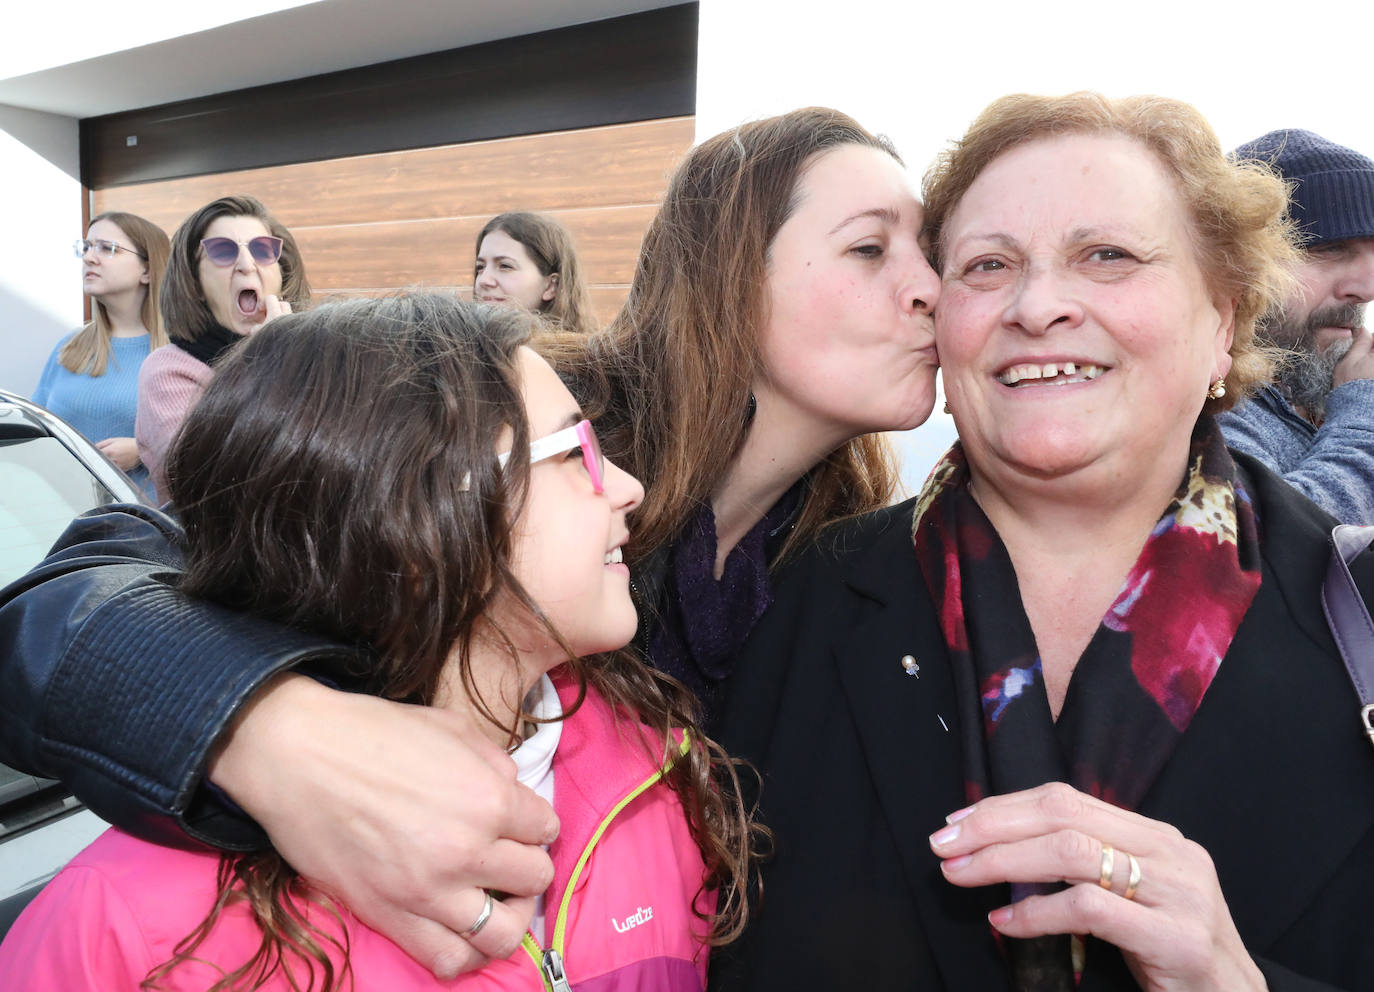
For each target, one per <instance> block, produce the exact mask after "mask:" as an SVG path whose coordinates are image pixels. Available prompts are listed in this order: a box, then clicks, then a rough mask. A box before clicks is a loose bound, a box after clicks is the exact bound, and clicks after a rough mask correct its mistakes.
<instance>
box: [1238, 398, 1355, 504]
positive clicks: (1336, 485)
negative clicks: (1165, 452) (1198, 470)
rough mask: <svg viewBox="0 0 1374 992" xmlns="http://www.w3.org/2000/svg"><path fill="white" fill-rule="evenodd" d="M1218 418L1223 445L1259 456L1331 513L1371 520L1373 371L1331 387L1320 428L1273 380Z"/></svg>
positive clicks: (1286, 480) (1290, 483) (1285, 479)
mask: <svg viewBox="0 0 1374 992" xmlns="http://www.w3.org/2000/svg"><path fill="white" fill-rule="evenodd" d="M1218 419H1219V420H1220V422H1221V429H1222V432H1223V434H1224V435H1225V437H1226V443H1227V445H1229V446H1230V447H1232V448H1234V449H1235V450H1237V451H1243V452H1245V453H1246V454H1247V455H1252V456H1254V457H1255V458H1258V459H1259V460H1260V461H1262V462H1264V464H1265V465H1267V466H1268V467H1269V468H1271V469H1273V470H1274V471H1275V472H1277V473H1278V474H1279V475H1281V476H1283V479H1284V481H1285V482H1287V483H1288V484H1289V485H1291V486H1293V487H1294V488H1296V489H1297V490H1298V491H1299V492H1301V493H1303V494H1304V495H1306V496H1307V497H1308V498H1309V499H1311V500H1312V501H1313V502H1314V503H1316V504H1317V505H1318V506H1320V507H1321V508H1322V509H1324V510H1326V511H1327V512H1328V513H1330V514H1331V515H1332V516H1334V517H1335V518H1336V519H1338V520H1340V521H1341V522H1342V523H1347V524H1374V379H1356V380H1354V381H1352V382H1347V383H1345V384H1344V385H1342V386H1338V387H1337V388H1336V389H1333V390H1332V391H1331V394H1330V395H1329V396H1328V397H1327V398H1326V420H1325V421H1324V422H1323V423H1322V425H1321V427H1320V428H1317V427H1313V426H1312V425H1311V424H1310V423H1308V422H1307V421H1306V420H1305V419H1303V417H1302V416H1301V415H1300V414H1299V413H1298V412H1297V411H1296V410H1294V409H1293V406H1292V404H1290V403H1289V402H1288V400H1287V398H1286V397H1284V395H1283V394H1282V393H1281V392H1279V390H1278V389H1276V388H1275V387H1273V386H1266V387H1264V389H1262V390H1261V391H1260V392H1259V393H1258V394H1256V395H1255V396H1254V397H1253V398H1252V399H1250V400H1248V401H1247V402H1245V403H1242V404H1241V405H1240V406H1238V407H1236V408H1235V409H1234V410H1232V411H1231V412H1229V413H1225V414H1222V415H1221V417H1219V418H1218Z"/></svg>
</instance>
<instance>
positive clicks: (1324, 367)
mask: <svg viewBox="0 0 1374 992" xmlns="http://www.w3.org/2000/svg"><path fill="white" fill-rule="evenodd" d="M1234 157H1235V158H1237V159H1257V160H1259V161H1261V162H1265V163H1267V164H1268V165H1269V166H1270V167H1271V168H1273V169H1274V171H1276V172H1278V173H1279V174H1280V175H1281V176H1283V178H1284V179H1286V180H1288V181H1289V182H1290V183H1292V184H1293V185H1294V189H1293V192H1292V203H1291V206H1290V210H1291V213H1292V217H1293V221H1294V224H1295V225H1296V227H1297V229H1298V232H1299V235H1300V237H1301V238H1302V248H1303V257H1302V261H1301V262H1300V263H1299V265H1298V267H1297V271H1296V272H1295V273H1294V274H1295V275H1296V276H1297V280H1298V288H1297V291H1296V293H1295V294H1294V295H1293V296H1292V297H1291V298H1290V299H1289V300H1288V301H1287V303H1286V304H1285V306H1284V308H1283V310H1282V312H1280V313H1276V314H1270V315H1268V316H1267V317H1266V318H1265V319H1264V321H1263V322H1262V324H1261V326H1260V335H1261V338H1262V340H1263V341H1264V342H1265V343H1266V344H1270V345H1274V346H1276V347H1279V348H1282V349H1284V350H1285V352H1287V355H1288V360H1287V361H1286V362H1284V363H1283V364H1282V365H1281V366H1280V367H1279V368H1278V370H1277V372H1276V376H1277V378H1276V381H1275V382H1274V383H1273V384H1272V385H1269V386H1266V387H1265V388H1264V389H1262V390H1261V391H1260V392H1259V393H1258V394H1257V395H1256V396H1255V397H1254V398H1252V399H1251V400H1249V401H1248V402H1246V403H1243V404H1241V405H1240V406H1238V407H1236V408H1235V409H1234V410H1232V411H1231V412H1229V413H1226V414H1223V415H1222V416H1221V418H1220V421H1221V428H1222V431H1223V433H1224V434H1225V436H1226V443H1227V444H1229V445H1230V446H1231V447H1232V448H1235V449H1236V450H1237V451H1243V452H1245V453H1246V454H1248V455H1253V456H1254V457H1256V458H1258V459H1259V460H1260V461H1262V462H1264V463H1265V464H1266V465H1268V466H1269V467H1270V468H1272V469H1273V470H1274V471H1275V472H1278V473H1279V474H1280V475H1282V476H1283V478H1284V479H1285V480H1286V481H1287V482H1288V483H1289V484H1291V485H1293V486H1295V487H1296V488H1297V489H1299V490H1300V491H1301V492H1303V493H1304V494H1306V495H1307V496H1308V498H1310V499H1311V500H1312V501H1313V502H1315V503H1317V505H1319V506H1321V507H1322V508H1323V509H1325V510H1326V511H1327V512H1329V513H1331V514H1332V515H1333V516H1335V517H1336V518H1337V519H1338V520H1340V521H1341V522H1343V523H1354V524H1371V523H1374V354H1371V340H1370V332H1369V329H1368V328H1366V327H1365V326H1364V317H1365V314H1364V307H1365V304H1366V303H1368V302H1369V301H1370V300H1371V299H1374V160H1371V159H1369V158H1367V157H1366V156H1364V155H1361V154H1360V153H1359V152H1356V151H1352V150H1351V149H1349V148H1344V147H1342V146H1341V145H1337V144H1335V143H1333V142H1331V141H1327V140H1326V139H1325V138H1322V137H1320V136H1319V135H1316V134H1313V133H1312V132H1311V131H1298V130H1285V131H1270V132H1269V133H1268V134H1266V135H1264V137H1262V138H1258V139H1256V140H1254V141H1252V142H1249V143H1248V144H1245V145H1241V146H1240V147H1239V148H1237V149H1236V150H1235V152H1234Z"/></svg>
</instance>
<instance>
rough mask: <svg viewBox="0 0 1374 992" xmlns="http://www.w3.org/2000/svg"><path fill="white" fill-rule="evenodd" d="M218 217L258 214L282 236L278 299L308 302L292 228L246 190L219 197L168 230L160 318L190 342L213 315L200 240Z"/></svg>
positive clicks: (296, 304) (173, 333)
mask: <svg viewBox="0 0 1374 992" xmlns="http://www.w3.org/2000/svg"><path fill="white" fill-rule="evenodd" d="M220 217H256V218H257V219H258V220H260V221H262V223H263V226H264V227H266V228H267V230H268V231H269V232H271V234H272V236H273V237H276V238H281V240H282V247H281V261H280V262H279V263H278V264H279V265H281V298H282V299H283V300H285V301H287V302H288V303H290V304H291V306H292V307H297V308H299V307H302V306H305V305H306V304H308V303H309V302H310V283H309V282H308V281H307V280H306V278H305V262H304V260H303V259H302V258H301V252H300V249H299V248H297V247H296V239H295V238H293V237H292V236H291V232H290V231H289V230H287V229H286V225H285V224H282V223H281V222H280V221H278V220H277V219H276V218H274V217H273V216H272V215H271V214H269V213H268V212H267V208H266V207H264V206H263V205H262V204H261V203H259V202H258V201H257V200H256V199H254V198H253V197H251V196H247V195H245V194H238V195H235V196H221V197H220V198H219V199H218V200H212V201H211V202H209V203H207V204H206V205H205V206H203V207H201V208H200V209H199V210H197V211H196V212H195V213H193V214H192V215H191V216H190V217H187V218H186V219H185V220H184V221H182V222H181V226H180V227H178V228H177V229H176V233H175V234H173V235H172V253H171V258H170V260H169V261H168V264H167V277H166V279H165V280H164V282H163V284H162V300H161V305H162V323H163V326H164V327H166V328H167V333H168V335H169V336H170V337H171V338H172V339H173V340H174V341H194V340H196V338H198V337H200V336H201V335H202V334H204V333H205V332H206V331H207V330H209V329H210V328H211V327H214V326H215V323H216V321H215V318H214V316H213V315H212V314H211V313H210V307H209V306H208V305H207V304H206V302H205V290H204V289H203V288H202V287H201V285H200V260H199V255H200V242H201V239H202V238H204V237H205V229H206V228H208V227H209V226H210V225H211V224H212V223H214V222H215V221H216V220H218V219H219V218H220Z"/></svg>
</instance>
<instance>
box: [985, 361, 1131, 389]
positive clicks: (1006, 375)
mask: <svg viewBox="0 0 1374 992" xmlns="http://www.w3.org/2000/svg"><path fill="white" fill-rule="evenodd" d="M1106 371H1107V370H1106V369H1105V368H1103V367H1102V366H1101V365H1075V364H1074V363H1073V362H1062V363H1056V362H1048V363H1046V364H1044V365H1013V366H1011V367H1010V368H1008V369H1003V370H1002V371H1001V372H999V373H997V381H998V382H1000V383H1002V385H1004V386H1015V385H1016V384H1017V383H1018V382H1025V381H1026V380H1028V379H1040V380H1045V379H1050V380H1052V384H1053V385H1056V386H1067V385H1069V384H1070V383H1074V382H1088V381H1090V380H1092V379H1096V378H1097V377H1098V376H1100V375H1101V374H1102V373H1103V372H1106Z"/></svg>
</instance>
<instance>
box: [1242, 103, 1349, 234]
mask: <svg viewBox="0 0 1374 992" xmlns="http://www.w3.org/2000/svg"><path fill="white" fill-rule="evenodd" d="M1232 155H1233V156H1234V157H1235V158H1237V159H1258V160H1259V161H1261V162H1265V163H1268V164H1269V165H1270V166H1271V167H1272V168H1273V169H1274V171H1276V172H1277V173H1279V175H1281V176H1283V178H1285V179H1287V180H1289V181H1290V182H1294V183H1296V184H1297V187H1296V188H1295V189H1294V190H1293V201H1292V206H1291V208H1290V213H1291V214H1292V217H1293V222H1294V223H1295V224H1296V225H1297V227H1298V231H1299V232H1300V233H1301V234H1302V235H1304V236H1305V238H1304V241H1303V247H1305V248H1312V247H1315V246H1316V245H1320V244H1325V243H1327V242H1330V241H1345V240H1346V239H1348V238H1374V159H1370V158H1368V157H1366V156H1364V155H1361V154H1360V153H1359V152H1357V151H1353V150H1352V149H1349V148H1346V147H1344V146H1343V145H1338V144H1336V143H1335V142H1332V141H1327V140H1326V139H1325V138H1323V137H1322V136H1321V135H1318V134H1313V133H1312V132H1311V131H1299V130H1296V129H1294V130H1284V131H1270V132H1269V133H1268V134H1266V135H1265V136H1264V137H1262V138H1256V139H1255V140H1254V141H1251V142H1247V143H1246V144H1243V145H1241V146H1240V147H1239V148H1237V149H1236V150H1235V151H1234V152H1233V153H1232Z"/></svg>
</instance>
